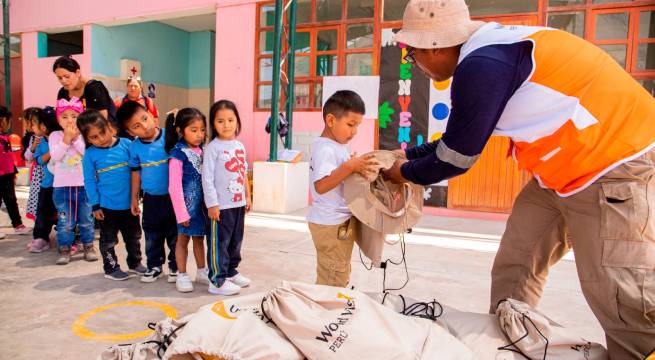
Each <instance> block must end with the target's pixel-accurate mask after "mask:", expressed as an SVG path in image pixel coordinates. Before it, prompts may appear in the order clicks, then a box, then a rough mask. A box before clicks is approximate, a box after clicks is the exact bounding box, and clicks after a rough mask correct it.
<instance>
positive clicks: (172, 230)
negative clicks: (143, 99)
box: [116, 101, 178, 283]
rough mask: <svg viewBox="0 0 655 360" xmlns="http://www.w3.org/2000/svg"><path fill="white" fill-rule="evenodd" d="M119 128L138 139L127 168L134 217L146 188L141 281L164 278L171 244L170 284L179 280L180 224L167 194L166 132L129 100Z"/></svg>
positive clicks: (119, 116)
mask: <svg viewBox="0 0 655 360" xmlns="http://www.w3.org/2000/svg"><path fill="white" fill-rule="evenodd" d="M116 118H117V119H118V123H119V125H120V126H121V127H122V128H123V129H124V130H125V131H127V132H128V133H129V135H131V136H134V137H136V139H134V141H133V142H132V145H130V159H129V161H128V165H129V167H130V169H131V170H132V174H131V177H132V186H131V189H132V191H131V207H132V214H133V215H135V216H136V215H139V214H140V213H141V209H140V208H139V193H140V192H141V190H142V189H143V219H142V221H143V222H142V224H143V232H144V233H145V240H146V258H147V267H148V270H147V271H146V273H145V274H143V276H142V277H141V282H144V283H151V282H154V281H156V280H157V279H159V278H160V277H162V276H163V275H164V273H163V271H162V266H163V265H164V261H165V260H166V249H165V248H164V245H166V244H168V282H169V283H174V282H176V280H177V274H178V270H177V263H176V261H175V242H176V241H177V221H176V220H175V212H174V210H173V204H172V203H171V197H170V196H169V195H168V154H167V153H166V150H164V144H165V133H166V132H165V130H163V129H160V128H159V123H158V122H156V121H155V119H154V118H153V117H152V116H151V115H150V113H148V111H147V110H146V108H145V107H143V105H141V104H139V103H137V102H135V101H126V102H125V103H123V105H122V106H121V107H120V109H118V112H117V113H116Z"/></svg>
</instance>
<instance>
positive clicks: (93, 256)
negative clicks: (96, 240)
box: [83, 243, 98, 261]
mask: <svg viewBox="0 0 655 360" xmlns="http://www.w3.org/2000/svg"><path fill="white" fill-rule="evenodd" d="M83 247H84V260H86V261H98V253H97V252H96V248H95V246H93V243H91V244H84V245H83Z"/></svg>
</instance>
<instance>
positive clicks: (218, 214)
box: [207, 200, 248, 221]
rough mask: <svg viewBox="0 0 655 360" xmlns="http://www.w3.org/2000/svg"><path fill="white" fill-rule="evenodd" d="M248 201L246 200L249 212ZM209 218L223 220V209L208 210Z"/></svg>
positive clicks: (212, 208)
mask: <svg viewBox="0 0 655 360" xmlns="http://www.w3.org/2000/svg"><path fill="white" fill-rule="evenodd" d="M247 204H248V201H247V200H246V210H248V205H247ZM207 213H208V215H209V218H210V219H212V220H214V221H218V220H219V219H220V218H221V208H219V207H218V206H212V207H210V208H209V209H208V210H207Z"/></svg>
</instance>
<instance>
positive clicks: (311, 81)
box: [255, 0, 380, 110]
mask: <svg viewBox="0 0 655 360" xmlns="http://www.w3.org/2000/svg"><path fill="white" fill-rule="evenodd" d="M378 3H379V1H378V0H298V3H297V14H296V18H297V25H296V47H295V55H296V60H295V69H294V70H295V89H294V90H295V98H294V99H293V101H294V102H295V105H294V107H295V109H297V110H320V108H321V101H322V83H323V77H324V76H335V75H374V74H377V72H378V69H377V66H378V65H377V53H378V48H379V39H378V34H379V33H380V31H379V24H380V21H379V19H378V14H379V10H378V7H379V6H378ZM274 16H275V6H274V5H273V4H272V3H263V4H260V5H259V11H258V20H257V24H258V29H257V33H258V36H257V42H258V44H257V52H258V53H257V66H256V81H257V86H256V87H255V91H256V96H255V99H256V104H255V107H256V108H257V109H269V108H270V106H271V95H272V90H273V89H272V86H273V85H272V78H273V76H272V74H273V70H274V69H273V59H272V56H273V39H274V30H273V25H274V19H275V17H274ZM284 29H285V31H288V25H287V19H286V17H285V19H284ZM285 46H286V45H285ZM287 51H288V49H287V48H283V49H282V54H286V53H287ZM281 70H282V72H283V75H282V76H281V79H282V87H283V88H284V86H285V84H286V81H285V76H284V74H286V72H287V67H286V63H283V65H282V69H281ZM281 101H282V102H283V103H284V101H286V97H285V96H284V91H283V92H282V100H281Z"/></svg>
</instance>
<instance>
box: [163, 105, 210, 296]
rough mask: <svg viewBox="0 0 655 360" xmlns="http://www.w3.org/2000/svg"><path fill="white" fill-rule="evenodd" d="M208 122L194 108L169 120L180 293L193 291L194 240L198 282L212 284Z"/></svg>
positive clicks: (170, 183)
mask: <svg viewBox="0 0 655 360" xmlns="http://www.w3.org/2000/svg"><path fill="white" fill-rule="evenodd" d="M205 120H206V119H205V115H203V114H202V113H201V112H200V111H199V110H198V109H194V108H184V109H182V110H180V111H178V112H177V114H176V115H173V114H169V115H168V118H166V152H168V153H169V154H170V156H171V158H170V161H169V164H168V174H169V175H168V181H169V183H168V190H169V193H170V194H171V201H172V202H173V209H175V217H176V218H177V224H178V225H177V234H178V235H177V245H176V247H175V258H176V259H177V265H178V267H179V269H180V274H179V275H178V276H177V281H176V283H175V287H176V288H177V290H178V291H179V292H190V291H193V283H192V282H191V278H190V277H189V275H188V274H187V268H186V260H187V256H188V244H189V240H190V239H193V255H194V257H195V259H196V265H197V266H198V272H197V273H196V282H199V283H203V284H208V283H209V278H208V270H207V268H206V267H205V245H204V238H205V234H206V230H207V208H206V207H205V202H204V201H203V196H202V180H201V174H202V168H201V167H202V148H201V147H200V146H201V145H202V143H203V142H204V141H205Z"/></svg>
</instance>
